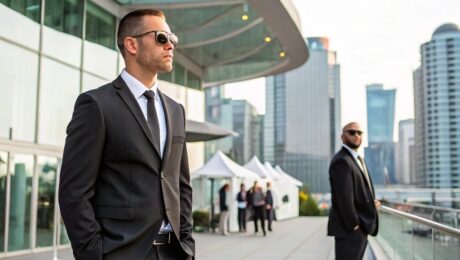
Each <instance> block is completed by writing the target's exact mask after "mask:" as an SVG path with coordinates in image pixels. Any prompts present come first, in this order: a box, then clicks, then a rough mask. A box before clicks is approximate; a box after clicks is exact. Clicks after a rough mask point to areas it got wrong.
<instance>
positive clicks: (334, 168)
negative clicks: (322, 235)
mask: <svg viewBox="0 0 460 260" xmlns="http://www.w3.org/2000/svg"><path fill="white" fill-rule="evenodd" d="M367 172H368V173H369V170H368V171H367ZM369 178H370V176H369ZM329 181H330V184H331V196H332V207H331V210H330V213H329V223H328V235H330V236H336V237H340V236H345V235H348V234H350V233H351V232H353V231H354V230H353V228H354V227H355V226H356V225H359V226H360V229H361V230H363V231H364V232H365V233H366V234H370V235H373V236H375V235H377V232H378V214H377V210H376V208H375V204H374V197H373V195H372V194H374V187H373V186H372V181H371V187H370V188H369V185H368V184H367V181H366V179H365V177H364V173H363V172H362V171H361V168H360V167H359V166H358V163H357V162H356V161H355V159H354V158H353V156H352V155H351V153H350V152H349V151H348V150H347V149H346V148H344V147H342V149H341V150H340V151H339V152H338V153H337V154H335V156H334V158H332V161H331V165H330V167H329ZM371 190H372V193H371Z"/></svg>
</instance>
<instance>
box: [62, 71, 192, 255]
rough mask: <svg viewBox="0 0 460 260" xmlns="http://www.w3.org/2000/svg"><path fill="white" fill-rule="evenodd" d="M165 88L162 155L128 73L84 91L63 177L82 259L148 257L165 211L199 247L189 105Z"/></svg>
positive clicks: (69, 221)
mask: <svg viewBox="0 0 460 260" xmlns="http://www.w3.org/2000/svg"><path fill="white" fill-rule="evenodd" d="M159 96H160V98H161V101H162V104H163V109H164V112H165V117H166V124H167V139H166V144H165V147H164V153H163V157H162V158H161V157H160V154H159V147H154V142H153V137H152V134H151V132H150V129H149V126H148V124H147V121H146V120H145V117H144V115H143V113H142V111H141V109H140V107H139V104H138V103H137V101H136V99H135V97H134V96H133V94H132V93H131V91H130V90H129V88H128V86H127V85H126V83H125V82H124V81H123V79H122V78H121V77H118V78H117V79H116V80H114V81H113V82H111V83H109V84H107V85H104V86H102V87H100V88H98V89H95V90H91V91H88V92H85V93H82V94H81V95H80V96H79V97H78V99H77V101H76V104H75V108H74V112H73V116H72V120H71V122H70V123H69V125H68V127H67V139H66V143H65V147H64V155H63V162H62V169H61V176H60V183H59V205H60V209H61V214H62V218H63V220H64V223H65V226H66V228H67V233H68V235H69V238H70V241H71V244H72V248H73V252H74V255H75V257H76V258H77V259H84V260H89V259H101V258H104V259H143V258H144V257H145V255H146V254H147V253H148V251H149V250H150V249H151V247H152V242H153V240H154V236H155V235H156V234H157V233H158V231H159V229H160V226H161V223H162V220H163V219H167V220H169V222H170V223H171V225H172V228H173V230H174V233H175V235H176V236H177V238H178V239H179V241H180V244H181V246H182V248H183V250H184V251H185V252H186V253H187V254H189V255H194V251H195V242H194V240H193V238H192V224H191V222H192V221H191V213H192V188H191V186H190V173H189V167H188V158H187V149H186V145H185V113H184V109H183V107H182V106H181V105H179V104H178V103H176V102H175V101H173V100H172V99H170V98H169V97H167V96H165V95H164V94H162V93H161V92H159ZM155 131H158V130H156V129H155Z"/></svg>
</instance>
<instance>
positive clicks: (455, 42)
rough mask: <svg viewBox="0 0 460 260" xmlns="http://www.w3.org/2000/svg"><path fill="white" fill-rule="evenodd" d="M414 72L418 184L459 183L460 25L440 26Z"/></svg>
mask: <svg viewBox="0 0 460 260" xmlns="http://www.w3.org/2000/svg"><path fill="white" fill-rule="evenodd" d="M420 52H421V65H420V67H419V68H418V69H417V70H416V71H415V72H414V93H415V126H416V128H415V131H416V133H415V138H416V140H415V147H416V168H417V172H416V174H417V185H419V186H421V187H428V188H459V187H460V29H459V27H458V25H455V24H444V25H441V26H440V27H438V28H437V29H436V30H435V31H434V33H433V35H432V37H431V40H430V41H428V42H426V43H424V44H422V45H421V47H420Z"/></svg>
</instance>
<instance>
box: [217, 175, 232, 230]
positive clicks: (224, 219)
mask: <svg viewBox="0 0 460 260" xmlns="http://www.w3.org/2000/svg"><path fill="white" fill-rule="evenodd" d="M229 191H230V185H229V184H228V183H226V184H224V186H222V187H221V188H220V189H219V209H220V217H219V232H220V234H221V235H224V236H226V235H228V225H227V223H228V218H229V217H230V212H229V211H228V204H227V193H228V192H229Z"/></svg>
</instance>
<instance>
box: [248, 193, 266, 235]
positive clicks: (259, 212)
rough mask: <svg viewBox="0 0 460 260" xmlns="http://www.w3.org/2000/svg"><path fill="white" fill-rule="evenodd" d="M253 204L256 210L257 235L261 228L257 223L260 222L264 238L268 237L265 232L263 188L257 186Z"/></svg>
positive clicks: (255, 224)
mask: <svg viewBox="0 0 460 260" xmlns="http://www.w3.org/2000/svg"><path fill="white" fill-rule="evenodd" d="M252 204H253V208H254V229H255V233H257V232H259V228H258V227H257V221H258V220H260V224H261V226H262V232H263V234H264V236H266V235H267V234H266V231H265V196H264V193H263V192H262V187H260V186H257V187H255V191H254V193H253V194H252Z"/></svg>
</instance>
